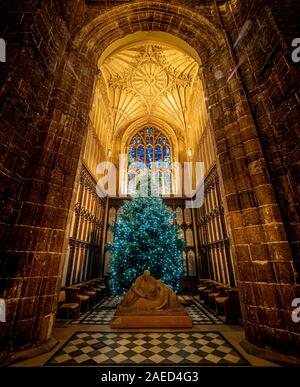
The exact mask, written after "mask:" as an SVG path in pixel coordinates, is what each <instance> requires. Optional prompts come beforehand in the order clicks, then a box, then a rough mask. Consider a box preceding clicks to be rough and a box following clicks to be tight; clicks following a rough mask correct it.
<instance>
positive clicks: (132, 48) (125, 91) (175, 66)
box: [98, 41, 201, 136]
mask: <svg viewBox="0 0 300 387" xmlns="http://www.w3.org/2000/svg"><path fill="white" fill-rule="evenodd" d="M99 67H100V72H101V77H100V82H101V85H100V89H102V91H100V93H101V94H102V96H103V94H106V96H105V99H106V103H107V104H108V106H106V109H107V107H108V115H109V121H110V125H111V127H112V134H113V135H114V136H117V135H120V134H122V132H124V131H125V130H126V128H128V126H130V125H131V124H132V123H134V122H135V121H138V120H139V121H140V120H141V119H142V120H143V121H144V123H145V124H147V123H151V122H153V121H154V120H155V119H159V120H161V121H163V122H166V123H167V124H168V125H170V126H171V127H172V128H173V129H174V131H175V133H177V134H179V133H181V134H182V133H183V132H184V133H185V131H186V129H187V127H189V123H188V122H189V118H190V116H191V110H192V108H193V101H192V98H191V96H192V95H193V96H194V95H195V93H194V92H193V88H195V87H199V83H200V87H201V82H200V80H199V77H198V76H197V75H198V69H199V65H198V63H197V62H196V60H195V59H194V58H193V57H192V56H191V55H189V54H188V53H186V52H185V51H184V50H182V49H180V48H177V47H173V46H171V45H168V44H164V43H162V42H155V41H143V42H136V43H134V44H132V43H131V44H129V45H126V46H122V47H121V48H117V49H115V50H114V51H113V52H112V53H110V55H108V56H107V57H106V58H105V59H104V60H103V61H102V63H101V65H100V66H99ZM98 87H99V85H98ZM103 88H105V89H106V90H105V93H104V90H103ZM103 97H104V96H103ZM193 98H194V97H193Z"/></svg>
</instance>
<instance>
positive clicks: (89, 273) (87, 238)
mask: <svg viewBox="0 0 300 387" xmlns="http://www.w3.org/2000/svg"><path fill="white" fill-rule="evenodd" d="M95 188H96V182H95V180H94V179H93V178H92V176H91V175H90V174H89V172H88V171H87V169H86V168H85V167H84V166H83V167H82V170H81V173H80V182H79V186H78V190H77V195H76V201H75V206H74V212H73V217H72V222H71V228H70V239H69V246H68V252H67V261H66V265H65V275H64V278H63V284H62V285H63V286H64V285H67V286H69V285H71V284H76V283H79V282H83V281H87V280H89V279H92V278H97V277H100V276H101V239H102V232H103V222H104V209H105V199H103V198H99V197H98V195H97V194H96V189H95Z"/></svg>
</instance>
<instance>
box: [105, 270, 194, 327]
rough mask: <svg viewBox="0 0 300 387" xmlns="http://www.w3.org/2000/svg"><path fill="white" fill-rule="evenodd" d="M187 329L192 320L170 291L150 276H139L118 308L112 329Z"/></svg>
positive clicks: (190, 325)
mask: <svg viewBox="0 0 300 387" xmlns="http://www.w3.org/2000/svg"><path fill="white" fill-rule="evenodd" d="M147 327H148V328H156V327H157V328H162V327H164V328H178V327H181V328H184V327H185V328H190V327H192V318H191V317H190V316H189V315H188V314H187V312H186V311H185V309H184V308H183V306H182V305H181V304H180V301H179V300H178V297H177V296H176V294H175V293H174V292H173V290H172V289H171V288H169V287H168V286H167V285H165V284H164V283H163V282H162V281H161V280H157V279H155V278H154V277H152V276H151V274H150V271H149V270H145V271H144V274H142V275H141V276H139V277H138V278H137V279H136V281H135V282H134V284H133V285H132V286H131V288H130V289H129V290H128V292H127V293H126V294H125V296H124V297H123V298H122V300H121V302H120V304H119V305H118V308H117V311H116V313H115V315H114V318H113V321H112V328H147Z"/></svg>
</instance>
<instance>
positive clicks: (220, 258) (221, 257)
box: [195, 167, 235, 286]
mask: <svg viewBox="0 0 300 387" xmlns="http://www.w3.org/2000/svg"><path fill="white" fill-rule="evenodd" d="M195 214H196V224H197V230H198V241H199V243H198V244H199V270H200V277H202V278H211V279H214V280H216V281H219V282H222V283H224V284H228V285H232V286H233V285H235V277H234V269H233V263H232V256H231V250H230V243H229V238H228V234H227V230H226V224H225V219H224V208H223V204H222V200H221V195H220V187H219V179H218V174H217V170H216V167H214V168H213V169H212V170H211V172H210V173H209V175H208V176H207V178H206V180H205V188H204V204H203V206H202V207H201V208H198V209H196V210H195Z"/></svg>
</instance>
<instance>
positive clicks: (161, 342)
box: [46, 332, 249, 366]
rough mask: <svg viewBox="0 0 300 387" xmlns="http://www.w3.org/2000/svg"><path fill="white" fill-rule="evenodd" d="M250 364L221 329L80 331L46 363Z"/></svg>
mask: <svg viewBox="0 0 300 387" xmlns="http://www.w3.org/2000/svg"><path fill="white" fill-rule="evenodd" d="M177 364H178V365H200V366H201V365H204V366H207V365H219V366H220V365H221V366H225V365H231V366H232V365H234V366H241V365H249V363H248V362H247V360H245V359H244V358H243V357H242V355H240V354H239V353H238V352H237V350H236V349H234V348H233V347H232V345H231V344H229V342H228V341H227V340H226V339H225V338H224V337H223V336H222V335H221V334H220V333H218V332H191V333H189V332H187V333H108V332H101V333H99V332H77V333H75V334H74V335H73V336H72V337H71V339H70V340H69V341H68V342H67V343H66V344H65V345H64V346H63V347H62V348H61V349H60V350H59V351H58V352H57V353H56V354H55V355H54V356H53V357H52V358H51V359H50V360H49V361H48V362H47V363H46V365H50V366H51V365H52V366H53V365H54V366H59V365H62V366H64V365H68V366H76V365H80V366H97V365H103V366H105V365H106V366H107V365H177Z"/></svg>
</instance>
